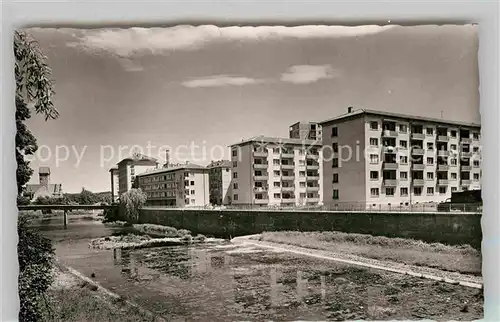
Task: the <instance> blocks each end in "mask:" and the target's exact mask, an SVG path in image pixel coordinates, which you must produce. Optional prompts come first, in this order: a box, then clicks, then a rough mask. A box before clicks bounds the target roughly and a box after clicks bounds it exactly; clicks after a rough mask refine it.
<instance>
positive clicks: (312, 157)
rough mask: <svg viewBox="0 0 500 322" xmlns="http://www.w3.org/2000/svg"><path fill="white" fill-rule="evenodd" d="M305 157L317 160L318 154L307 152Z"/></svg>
mask: <svg viewBox="0 0 500 322" xmlns="http://www.w3.org/2000/svg"><path fill="white" fill-rule="evenodd" d="M306 158H307V159H311V160H318V159H319V154H308V155H306Z"/></svg>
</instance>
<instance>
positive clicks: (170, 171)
mask: <svg viewBox="0 0 500 322" xmlns="http://www.w3.org/2000/svg"><path fill="white" fill-rule="evenodd" d="M137 179H138V180H137V182H138V187H139V188H141V190H142V191H144V192H145V193H146V195H147V198H148V199H147V202H146V205H151V206H177V207H195V206H207V205H209V204H210V196H209V189H208V187H209V180H208V169H207V168H206V167H203V166H200V165H197V164H190V163H186V164H176V165H175V164H166V165H165V166H164V167H163V168H160V169H154V170H149V171H146V172H143V173H140V174H137Z"/></svg>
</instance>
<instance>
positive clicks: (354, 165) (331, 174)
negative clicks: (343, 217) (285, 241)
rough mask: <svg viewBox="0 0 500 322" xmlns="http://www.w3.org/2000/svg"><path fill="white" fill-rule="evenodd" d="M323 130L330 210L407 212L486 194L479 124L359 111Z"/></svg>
mask: <svg viewBox="0 0 500 322" xmlns="http://www.w3.org/2000/svg"><path fill="white" fill-rule="evenodd" d="M321 125H322V128H323V138H322V142H323V144H324V149H323V150H324V151H323V157H324V158H323V168H324V170H323V175H324V180H323V181H324V186H323V194H324V196H325V198H324V202H325V204H329V205H340V206H342V205H344V206H345V205H348V204H362V205H364V206H366V207H367V208H371V207H379V208H380V207H382V208H386V207H389V208H390V207H401V206H404V207H407V206H410V205H412V206H413V205H415V204H422V203H438V202H443V201H445V200H446V199H448V198H450V197H451V193H452V192H458V191H463V190H475V189H480V188H481V154H480V150H481V146H480V125H479V124H468V123H460V122H451V121H446V120H441V119H432V118H424V117H413V116H408V115H402V114H395V113H386V112H379V111H372V110H356V111H350V112H349V113H347V114H344V115H341V116H339V117H337V118H333V119H330V120H326V121H324V122H321Z"/></svg>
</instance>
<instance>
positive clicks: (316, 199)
mask: <svg viewBox="0 0 500 322" xmlns="http://www.w3.org/2000/svg"><path fill="white" fill-rule="evenodd" d="M307 202H319V198H318V197H311V198H307Z"/></svg>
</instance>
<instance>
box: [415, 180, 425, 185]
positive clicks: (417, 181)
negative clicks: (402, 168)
mask: <svg viewBox="0 0 500 322" xmlns="http://www.w3.org/2000/svg"><path fill="white" fill-rule="evenodd" d="M424 183H425V181H424V179H413V185H414V186H415V187H421V186H423V185H424Z"/></svg>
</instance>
